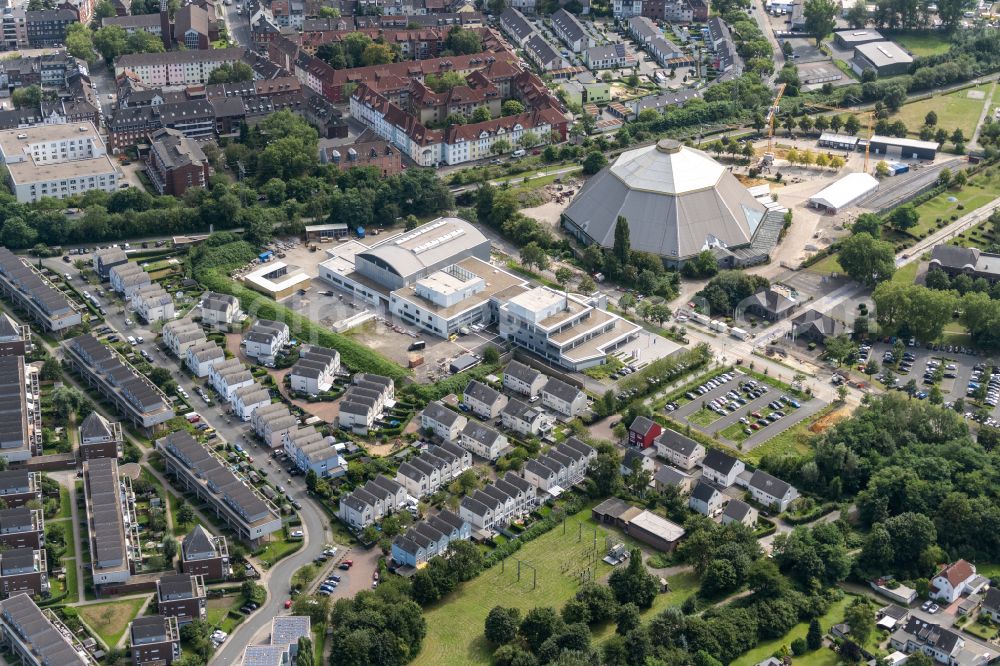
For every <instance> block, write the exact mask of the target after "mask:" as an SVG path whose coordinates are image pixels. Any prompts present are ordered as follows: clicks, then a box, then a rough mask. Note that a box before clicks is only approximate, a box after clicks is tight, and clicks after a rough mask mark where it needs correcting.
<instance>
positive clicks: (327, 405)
mask: <svg viewBox="0 0 1000 666" xmlns="http://www.w3.org/2000/svg"><path fill="white" fill-rule="evenodd" d="M289 371H291V368H285V369H284V370H268V372H269V373H270V375H271V376H272V377H274V382H275V384H277V386H278V391H280V392H281V395H282V397H284V398H285V400H288V401H289V402H291V403H292V404H293V405H295V406H296V407H298V408H299V409H301V410H302V411H304V412H305V413H307V414H311V415H313V416H318V417H319V418H321V419H322V420H324V421H326V422H327V423H336V422H337V415H338V414H340V400H341V398H337V399H336V400H334V401H332V402H307V401H305V400H293V399H292V397H291V395H289V392H288V387H287V386H285V375H287V374H288V373H289Z"/></svg>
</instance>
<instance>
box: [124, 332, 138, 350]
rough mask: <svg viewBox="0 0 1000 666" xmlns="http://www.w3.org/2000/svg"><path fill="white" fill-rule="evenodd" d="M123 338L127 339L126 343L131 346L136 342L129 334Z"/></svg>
mask: <svg viewBox="0 0 1000 666" xmlns="http://www.w3.org/2000/svg"><path fill="white" fill-rule="evenodd" d="M125 339H126V340H128V343H129V344H130V345H132V346H133V347H134V346H135V345H136V344H137V343H136V341H135V338H133V337H132V336H131V335H130V336H128V337H127V338H125Z"/></svg>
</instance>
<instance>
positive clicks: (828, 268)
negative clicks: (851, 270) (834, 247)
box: [806, 254, 844, 275]
mask: <svg viewBox="0 0 1000 666" xmlns="http://www.w3.org/2000/svg"><path fill="white" fill-rule="evenodd" d="M806 270H808V271H810V272H812V273H819V274H821V275H829V274H830V273H843V272H844V269H843V268H841V267H840V264H839V263H838V262H837V255H836V254H831V255H829V256H826V257H823V258H822V259H820V260H819V261H817V262H816V263H815V264H813V265H812V266H810V267H809V268H808V269H806Z"/></svg>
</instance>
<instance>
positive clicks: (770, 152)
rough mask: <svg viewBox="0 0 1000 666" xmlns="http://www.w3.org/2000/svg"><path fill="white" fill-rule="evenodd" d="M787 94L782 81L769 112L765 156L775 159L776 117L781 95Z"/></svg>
mask: <svg viewBox="0 0 1000 666" xmlns="http://www.w3.org/2000/svg"><path fill="white" fill-rule="evenodd" d="M784 94H785V84H784V83H782V84H781V85H779V86H778V94H777V95H775V96H774V104H772V105H771V108H770V110H769V111H768V112H767V153H765V154H764V158H765V159H767V158H768V156H770V159H771V160H772V161H773V160H774V119H775V118H776V117H777V115H778V105H779V104H780V103H781V96H782V95H784Z"/></svg>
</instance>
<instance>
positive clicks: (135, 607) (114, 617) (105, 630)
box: [77, 598, 145, 647]
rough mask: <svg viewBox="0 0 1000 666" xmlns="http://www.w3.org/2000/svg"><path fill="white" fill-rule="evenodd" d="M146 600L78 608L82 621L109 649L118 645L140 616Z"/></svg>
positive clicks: (127, 600)
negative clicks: (132, 623) (130, 623)
mask: <svg viewBox="0 0 1000 666" xmlns="http://www.w3.org/2000/svg"><path fill="white" fill-rule="evenodd" d="M144 601H145V599H142V598H140V599H125V600H123V601H112V602H110V603H106V604H90V605H87V606H78V607H77V610H79V611H80V619H81V620H83V621H84V622H86V624H87V626H89V627H90V628H91V629H93V630H94V632H95V633H96V634H97V635H98V636H99V637H100V639H101V640H102V641H104V644H105V645H106V646H108V647H114V646H116V645H118V641H119V640H120V639H121V637H122V636H123V635H124V634H125V630H126V629H128V625H129V622H131V621H132V619H133V618H134V617H135V616H136V615H138V614H139V609H140V608H142V604H143V602H144Z"/></svg>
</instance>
